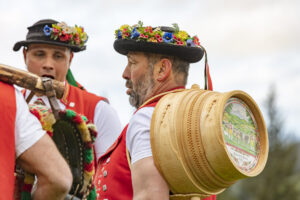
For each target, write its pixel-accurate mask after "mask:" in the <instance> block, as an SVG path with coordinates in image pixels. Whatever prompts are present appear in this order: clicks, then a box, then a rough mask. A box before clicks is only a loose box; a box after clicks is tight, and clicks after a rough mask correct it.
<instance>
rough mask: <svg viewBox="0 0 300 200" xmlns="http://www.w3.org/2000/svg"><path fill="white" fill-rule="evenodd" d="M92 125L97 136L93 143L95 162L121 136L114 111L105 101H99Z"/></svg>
mask: <svg viewBox="0 0 300 200" xmlns="http://www.w3.org/2000/svg"><path fill="white" fill-rule="evenodd" d="M94 124H95V125H96V127H97V132H98V135H97V137H96V141H95V151H96V158H97V160H98V159H99V158H100V156H102V155H103V154H104V153H105V152H106V150H107V149H108V148H109V147H110V146H111V145H112V144H113V143H114V142H115V141H116V139H117V138H118V137H119V135H120V134H121V131H122V130H121V122H120V119H119V117H118V114H117V112H116V111H115V109H114V108H113V107H112V106H111V105H110V104H108V103H107V102H105V101H99V102H98V103H97V105H96V108H95V114H94Z"/></svg>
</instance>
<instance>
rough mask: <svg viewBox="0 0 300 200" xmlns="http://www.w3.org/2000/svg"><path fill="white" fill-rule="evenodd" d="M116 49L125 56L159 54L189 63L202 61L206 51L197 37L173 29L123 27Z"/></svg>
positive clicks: (117, 32)
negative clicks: (138, 53)
mask: <svg viewBox="0 0 300 200" xmlns="http://www.w3.org/2000/svg"><path fill="white" fill-rule="evenodd" d="M114 49H115V50H116V51H117V52H118V53H120V54H123V55H127V54H128V52H130V51H139V52H147V53H157V54H163V55H171V56H176V57H179V58H181V59H183V60H185V61H187V62H189V63H195V62H198V61H200V60H201V59H202V57H203V54H204V50H203V48H202V46H201V45H200V43H199V41H198V38H197V36H194V37H191V36H189V35H188V34H187V33H186V32H185V31H179V28H178V26H175V28H173V27H165V26H162V27H157V28H152V27H149V26H148V27H142V26H141V25H140V26H138V25H136V26H128V25H123V26H121V28H120V29H118V30H116V40H115V42H114Z"/></svg>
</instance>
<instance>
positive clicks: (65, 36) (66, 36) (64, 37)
mask: <svg viewBox="0 0 300 200" xmlns="http://www.w3.org/2000/svg"><path fill="white" fill-rule="evenodd" d="M70 38H71V37H70V35H69V34H66V33H65V32H64V31H62V32H61V34H60V36H59V39H60V41H62V42H67V41H69V39H70Z"/></svg>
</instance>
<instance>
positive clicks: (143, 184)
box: [131, 157, 169, 200]
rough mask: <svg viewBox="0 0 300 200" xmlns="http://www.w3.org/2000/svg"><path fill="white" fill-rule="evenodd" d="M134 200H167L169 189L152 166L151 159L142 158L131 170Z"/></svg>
mask: <svg viewBox="0 0 300 200" xmlns="http://www.w3.org/2000/svg"><path fill="white" fill-rule="evenodd" d="M131 174H132V175H131V176H132V187H133V199H134V200H151V199H155V200H157V199H159V200H168V199H169V188H168V185H167V183H166V182H165V180H164V179H163V177H162V176H161V175H160V173H159V171H158V170H157V168H156V167H155V165H154V162H153V158H152V157H147V158H143V159H141V160H139V161H137V162H135V163H134V164H133V165H132V169H131Z"/></svg>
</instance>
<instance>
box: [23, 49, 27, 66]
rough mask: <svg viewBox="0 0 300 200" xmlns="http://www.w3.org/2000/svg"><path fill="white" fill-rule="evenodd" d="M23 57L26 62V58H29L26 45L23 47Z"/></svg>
mask: <svg viewBox="0 0 300 200" xmlns="http://www.w3.org/2000/svg"><path fill="white" fill-rule="evenodd" d="M23 57H24V62H25V64H26V59H27V49H26V48H25V47H24V48H23Z"/></svg>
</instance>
